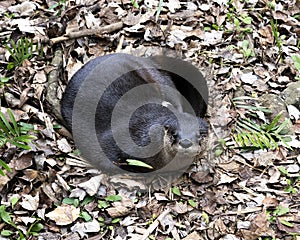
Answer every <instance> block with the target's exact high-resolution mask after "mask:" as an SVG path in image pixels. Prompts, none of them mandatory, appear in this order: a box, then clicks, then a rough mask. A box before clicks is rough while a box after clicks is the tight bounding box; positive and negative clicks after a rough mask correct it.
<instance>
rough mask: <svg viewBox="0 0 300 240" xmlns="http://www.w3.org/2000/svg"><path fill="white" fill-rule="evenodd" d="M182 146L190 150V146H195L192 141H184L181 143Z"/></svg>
mask: <svg viewBox="0 0 300 240" xmlns="http://www.w3.org/2000/svg"><path fill="white" fill-rule="evenodd" d="M179 144H180V146H181V147H183V148H189V147H190V146H192V145H193V143H192V141H190V140H188V139H183V140H181V141H180V142H179Z"/></svg>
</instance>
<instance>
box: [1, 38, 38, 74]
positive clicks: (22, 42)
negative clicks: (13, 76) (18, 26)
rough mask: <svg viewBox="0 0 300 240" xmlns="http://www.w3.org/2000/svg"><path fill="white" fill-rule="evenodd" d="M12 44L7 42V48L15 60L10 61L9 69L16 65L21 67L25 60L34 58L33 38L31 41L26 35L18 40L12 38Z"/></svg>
mask: <svg viewBox="0 0 300 240" xmlns="http://www.w3.org/2000/svg"><path fill="white" fill-rule="evenodd" d="M10 45H11V47H9V46H8V45H7V44H5V48H6V49H7V51H8V52H9V53H10V55H11V57H12V58H13V60H14V61H13V62H9V63H8V65H7V69H8V70H12V69H13V68H15V67H20V66H21V65H22V63H23V61H24V60H26V59H31V58H32V56H33V55H32V54H33V52H34V50H33V41H32V39H31V41H30V42H29V40H28V38H26V37H24V38H21V39H19V40H18V41H17V42H15V41H14V40H11V41H10Z"/></svg>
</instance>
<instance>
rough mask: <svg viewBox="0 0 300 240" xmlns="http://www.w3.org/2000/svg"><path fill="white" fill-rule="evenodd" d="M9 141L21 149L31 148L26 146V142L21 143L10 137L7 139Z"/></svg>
mask: <svg viewBox="0 0 300 240" xmlns="http://www.w3.org/2000/svg"><path fill="white" fill-rule="evenodd" d="M9 142H10V143H11V144H13V145H15V146H16V147H18V148H22V149H24V150H30V149H31V147H30V146H28V145H26V144H23V143H19V142H16V141H14V140H12V139H11V140H9Z"/></svg>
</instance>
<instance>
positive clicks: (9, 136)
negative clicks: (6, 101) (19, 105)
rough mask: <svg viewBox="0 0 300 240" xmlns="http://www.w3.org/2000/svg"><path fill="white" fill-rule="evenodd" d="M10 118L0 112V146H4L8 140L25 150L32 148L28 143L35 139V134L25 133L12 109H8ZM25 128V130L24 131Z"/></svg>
mask: <svg viewBox="0 0 300 240" xmlns="http://www.w3.org/2000/svg"><path fill="white" fill-rule="evenodd" d="M7 113H8V116H9V119H10V122H9V120H8V119H7V118H6V117H5V115H4V114H3V113H2V112H0V147H3V146H4V145H5V144H6V143H7V142H9V143H11V144H13V145H15V146H16V147H18V148H21V149H24V150H30V149H31V147H30V146H29V145H28V143H30V142H31V140H33V139H35V137H34V136H32V135H28V134H24V128H21V127H19V126H18V123H17V121H16V119H15V117H14V115H13V113H12V111H11V110H10V109H7ZM22 130H23V131H22Z"/></svg>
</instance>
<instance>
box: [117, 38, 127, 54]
mask: <svg viewBox="0 0 300 240" xmlns="http://www.w3.org/2000/svg"><path fill="white" fill-rule="evenodd" d="M124 39H125V37H124V35H122V36H121V37H120V41H119V44H118V46H117V49H116V53H118V52H120V51H121V49H122V46H123V43H124Z"/></svg>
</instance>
